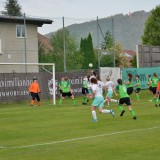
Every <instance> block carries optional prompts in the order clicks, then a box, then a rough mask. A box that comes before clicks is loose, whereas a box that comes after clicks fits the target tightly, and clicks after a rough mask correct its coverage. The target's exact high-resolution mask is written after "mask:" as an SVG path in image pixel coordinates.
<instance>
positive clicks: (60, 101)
mask: <svg viewBox="0 0 160 160" xmlns="http://www.w3.org/2000/svg"><path fill="white" fill-rule="evenodd" d="M61 103H62V98H60V100H59V103H58V105H59V106H60V105H61Z"/></svg>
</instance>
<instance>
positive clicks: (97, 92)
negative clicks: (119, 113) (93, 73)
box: [91, 78, 114, 122]
mask: <svg viewBox="0 0 160 160" xmlns="http://www.w3.org/2000/svg"><path fill="white" fill-rule="evenodd" d="M91 83H92V91H93V97H94V100H93V102H92V105H91V112H92V117H93V120H92V122H97V115H96V111H95V109H96V108H98V111H99V112H100V113H110V114H111V115H112V116H113V117H114V111H113V110H107V109H103V106H104V97H103V86H102V84H101V83H97V79H96V78H91Z"/></svg>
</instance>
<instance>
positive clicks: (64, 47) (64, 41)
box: [62, 17, 66, 72]
mask: <svg viewBox="0 0 160 160" xmlns="http://www.w3.org/2000/svg"><path fill="white" fill-rule="evenodd" d="M62 20H63V49H64V50H63V51H64V72H66V39H65V27H64V17H63V18H62Z"/></svg>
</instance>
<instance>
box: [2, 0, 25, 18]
mask: <svg viewBox="0 0 160 160" xmlns="http://www.w3.org/2000/svg"><path fill="white" fill-rule="evenodd" d="M4 8H5V11H2V14H4V15H7V16H22V11H21V10H22V8H21V6H20V5H19V3H18V1H17V0H6V2H5V6H4Z"/></svg>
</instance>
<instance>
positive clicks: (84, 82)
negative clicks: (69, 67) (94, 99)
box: [82, 80, 88, 88]
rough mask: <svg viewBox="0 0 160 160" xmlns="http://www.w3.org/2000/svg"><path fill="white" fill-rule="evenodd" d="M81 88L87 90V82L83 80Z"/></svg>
mask: <svg viewBox="0 0 160 160" xmlns="http://www.w3.org/2000/svg"><path fill="white" fill-rule="evenodd" d="M82 87H84V88H88V81H86V80H83V86H82Z"/></svg>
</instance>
